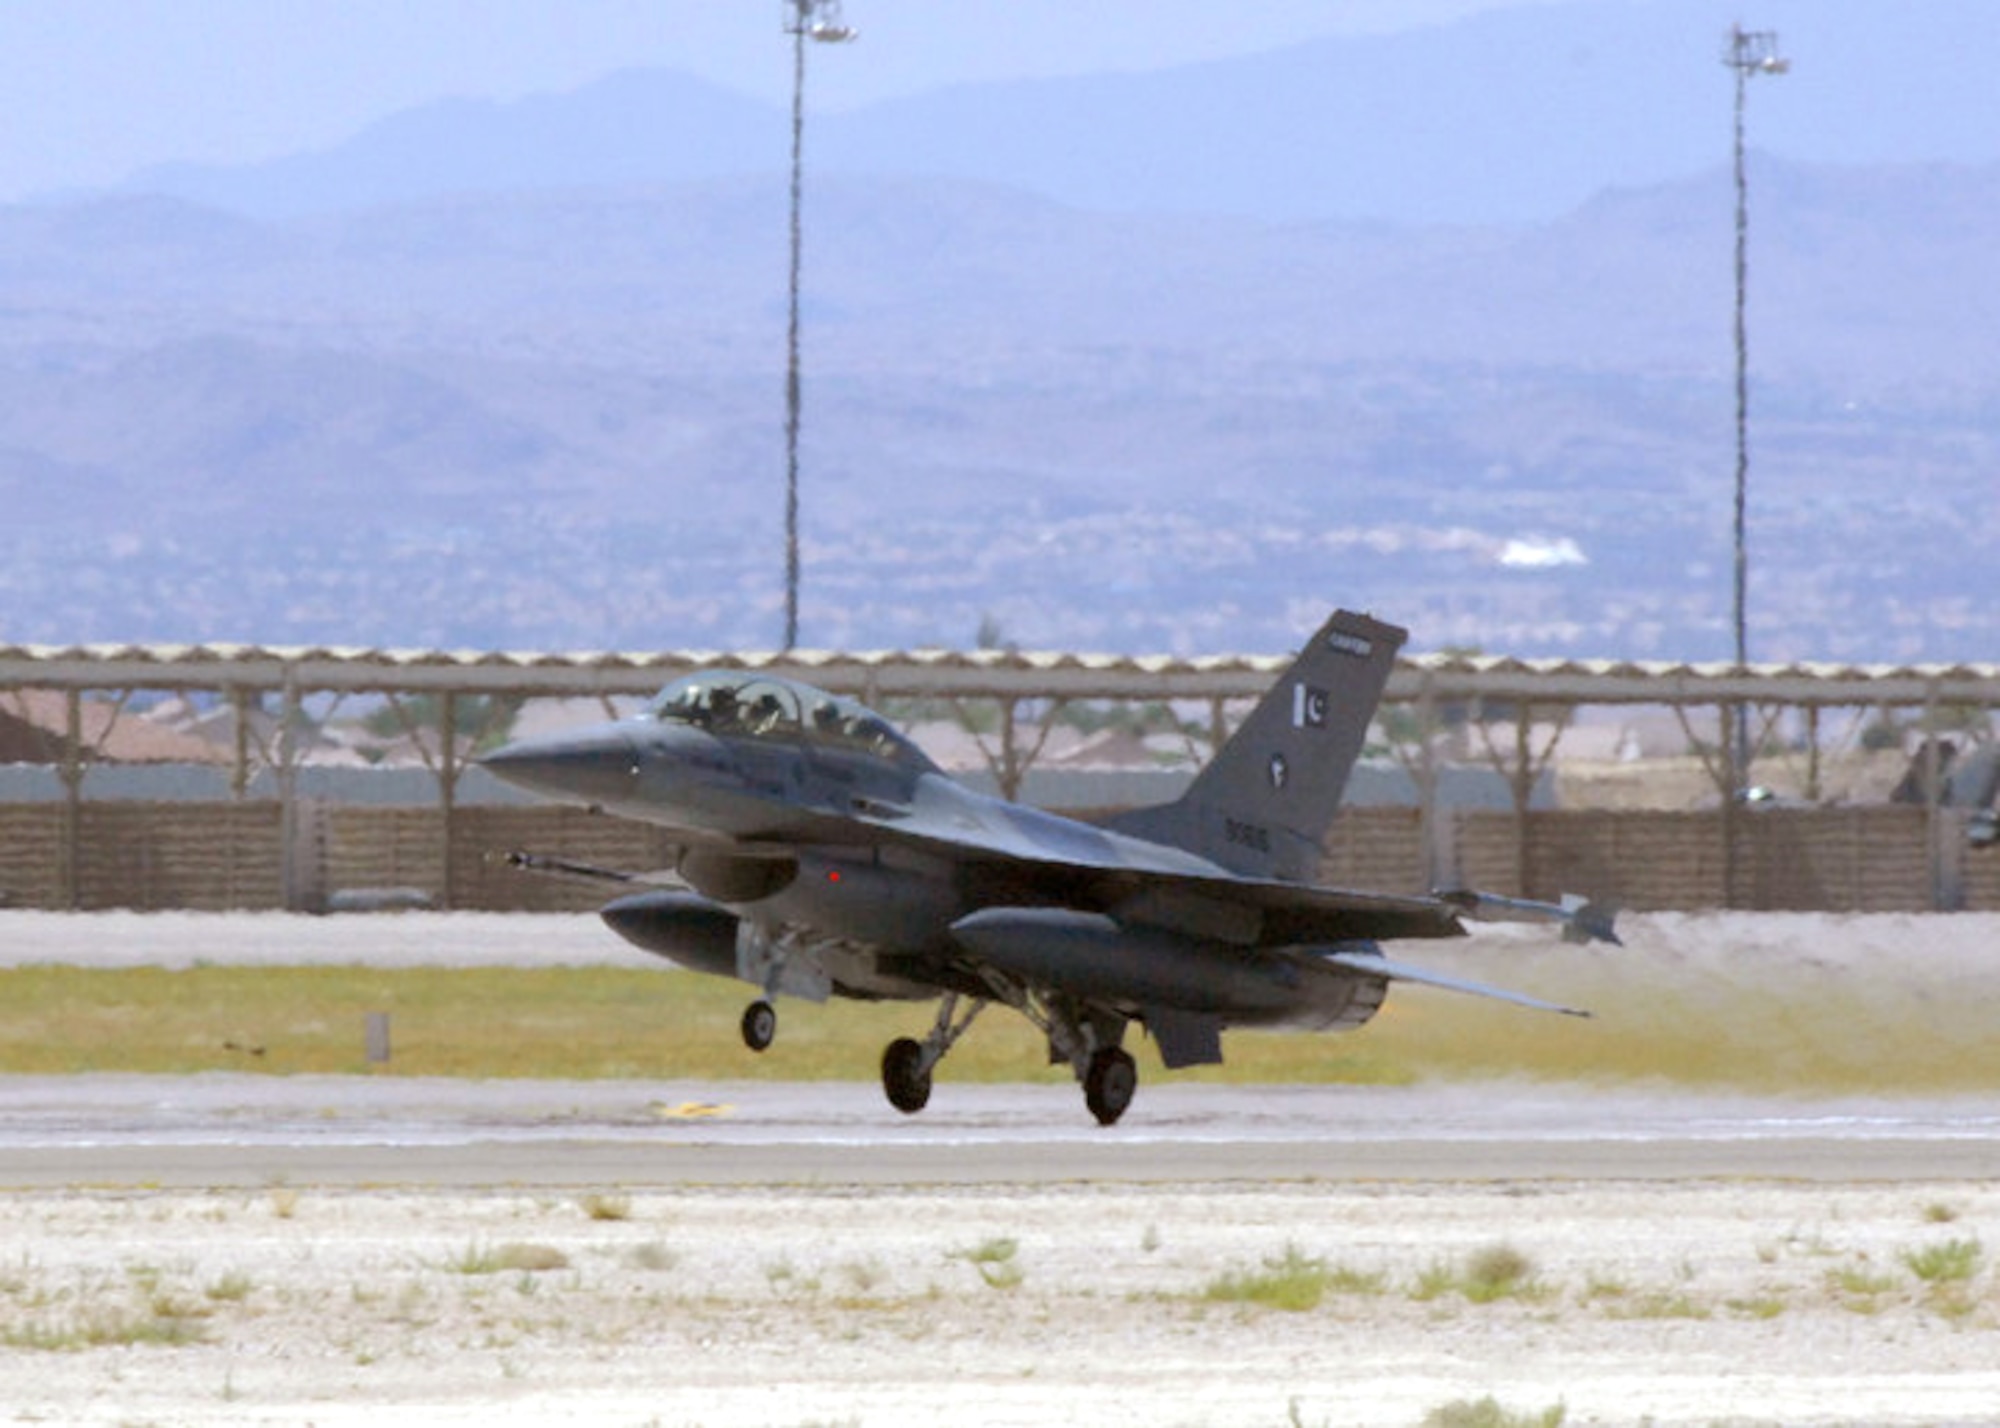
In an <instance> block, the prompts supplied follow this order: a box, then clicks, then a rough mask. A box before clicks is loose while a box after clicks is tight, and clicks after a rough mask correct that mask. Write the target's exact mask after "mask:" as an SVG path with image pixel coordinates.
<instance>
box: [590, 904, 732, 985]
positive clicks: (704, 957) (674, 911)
mask: <svg viewBox="0 0 2000 1428" xmlns="http://www.w3.org/2000/svg"><path fill="white" fill-rule="evenodd" d="M598 915H599V916H600V917H602V918H603V919H604V922H605V925H606V926H607V927H609V928H610V929H611V930H612V931H613V932H615V933H617V934H618V935H619V936H620V937H622V938H624V939H625V940H626V941H627V942H629V943H631V944H632V945H633V946H634V947H637V948H640V949H642V950H644V951H647V952H651V953H652V954H653V955H654V956H656V957H665V958H666V959H667V960H668V961H670V962H678V963H680V965H681V966H683V967H686V968H688V969H689V970H690V971H695V972H709V973H712V974H713V975H715V976H718V977H733V976H735V975H736V925H737V918H736V914H735V913H733V912H731V911H730V910H729V909H728V908H725V907H717V906H716V905H715V904H714V903H712V902H710V901H708V900H707V899H706V898H701V897H696V896H695V895H694V894H693V893H684V892H668V891H664V890H659V889H656V890H654V891H651V892H642V893H633V894H631V895H630V896H629V897H621V898H619V899H617V900H616V901H615V902H610V903H607V904H605V906H604V908H603V909H602V911H600V912H599V914H598Z"/></svg>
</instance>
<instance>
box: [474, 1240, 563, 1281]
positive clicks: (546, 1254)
mask: <svg viewBox="0 0 2000 1428" xmlns="http://www.w3.org/2000/svg"><path fill="white" fill-rule="evenodd" d="M445 1268H446V1269H448V1270H450V1271H451V1272H452V1273H453V1274H512V1273H523V1274H544V1273H547V1272H548V1271H550V1270H556V1269H568V1268H569V1256H568V1255H566V1254H564V1253H563V1252H562V1251H561V1250H559V1249H557V1248H555V1246H553V1245H533V1244H518V1243H516V1244H501V1245H468V1246H466V1248H465V1250H464V1252H463V1253H462V1254H460V1255H459V1256H458V1257H457V1258H456V1259H452V1260H447V1261H446V1262H445Z"/></svg>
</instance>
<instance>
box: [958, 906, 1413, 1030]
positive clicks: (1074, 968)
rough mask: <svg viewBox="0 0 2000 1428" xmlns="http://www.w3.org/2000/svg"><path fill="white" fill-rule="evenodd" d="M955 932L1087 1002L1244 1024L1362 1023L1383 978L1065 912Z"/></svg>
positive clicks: (981, 917) (979, 923)
mask: <svg viewBox="0 0 2000 1428" xmlns="http://www.w3.org/2000/svg"><path fill="white" fill-rule="evenodd" d="M951 932H952V936H953V937H954V938H956V939H957V940H958V942H959V943H961V944H962V945H963V946H964V947H966V948H967V950H969V951H971V952H972V953H973V954H974V955H976V956H979V957H983V958H985V959H986V960H988V961H990V962H992V963H993V964H994V965H995V966H997V967H1000V968H1002V969H1004V970H1006V971H1008V972H1011V973H1013V974H1014V975H1016V976H1018V977H1022V978H1024V979H1026V980H1027V981H1030V982H1033V983H1037V984H1039V985H1042V986H1047V987H1054V988H1056V989H1057V990H1059V991H1063V992H1067V993H1069V994H1070V995H1072V996H1076V997H1081V998H1084V999H1087V1000H1097V1001H1107V1002H1111V1003H1113V1004H1125V1005H1136V1006H1139V1007H1166V1008H1172V1009H1174V1010H1176V1011H1187V1012H1198V1013H1203V1014H1206V1015H1212V1016H1219V1017H1221V1018H1223V1019H1224V1020H1225V1021H1227V1022H1230V1023H1233V1024H1235V1025H1240V1026H1257V1025H1274V1024H1279V1023H1286V1024H1297V1025H1309V1026H1315V1027H1330V1026H1359V1025H1360V1024H1361V1023H1362V1022H1364V1021H1366V1020H1367V1019H1368V1018H1369V1016H1371V1015H1373V1013H1374V1011H1375V1009H1376V1008H1377V1007H1379V1006H1380V1005H1381V1004H1382V995H1383V991H1384V987H1385V985H1386V984H1385V983H1383V982H1381V981H1379V980H1377V979H1375V978H1371V977H1367V976H1364V975H1362V974H1360V973H1359V972H1358V970H1356V969H1354V968H1352V967H1330V966H1327V965H1325V964H1321V963H1317V962H1316V961H1314V960H1311V959H1306V958H1289V957H1273V956H1271V955H1270V953H1269V951H1268V950H1266V951H1263V952H1261V953H1257V954H1252V953H1250V952H1248V951H1247V950H1244V949H1239V948H1236V947H1233V946H1231V945H1230V944H1228V943H1226V942H1214V941H1208V940H1205V939H1202V938H1196V937H1188V936H1185V935H1183V934H1181V933H1177V932H1170V931H1167V930H1165V929H1162V928H1156V927H1144V926H1134V927H1127V926H1122V925H1120V924H1119V923H1118V922H1117V921H1115V920H1114V919H1112V918H1109V917H1105V916H1103V915H1102V914H1099V913H1091V912H1076V911H1072V910H1068V909H1061V908H1028V907H996V908H985V909H982V910H981V911H979V912H975V913H972V914H970V915H969V916H966V917H962V918H960V919H959V920H958V921H957V922H954V923H953V924H952V927H951Z"/></svg>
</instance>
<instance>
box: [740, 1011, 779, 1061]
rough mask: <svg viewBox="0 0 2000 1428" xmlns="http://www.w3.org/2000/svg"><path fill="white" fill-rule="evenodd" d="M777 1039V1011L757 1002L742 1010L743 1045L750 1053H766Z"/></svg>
mask: <svg viewBox="0 0 2000 1428" xmlns="http://www.w3.org/2000/svg"><path fill="white" fill-rule="evenodd" d="M777 1039H778V1009H777V1008H776V1007H774V1006H772V1005H771V1004H770V1003H769V1002H764V1001H757V1002H752V1003H750V1005H749V1006H747V1007H745V1008H744V1009H743V1044H744V1045H745V1046H747V1047H749V1048H750V1049H751V1050H752V1051H768V1050H770V1047H771V1043H772V1042H774V1041H776V1040H777Z"/></svg>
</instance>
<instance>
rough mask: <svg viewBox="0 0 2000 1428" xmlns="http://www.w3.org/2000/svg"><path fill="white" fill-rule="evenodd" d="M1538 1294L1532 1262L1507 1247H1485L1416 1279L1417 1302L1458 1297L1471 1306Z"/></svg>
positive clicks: (1499, 1245) (1436, 1266) (1434, 1268)
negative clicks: (1452, 1295)
mask: <svg viewBox="0 0 2000 1428" xmlns="http://www.w3.org/2000/svg"><path fill="white" fill-rule="evenodd" d="M1541 1293H1542V1287H1541V1284H1540V1282H1539V1281H1538V1280H1537V1279H1536V1278H1535V1262H1534V1261H1533V1260H1531V1259H1529V1258H1528V1256H1527V1255H1525V1254H1523V1253H1521V1251H1519V1250H1517V1249H1515V1248H1514V1247H1513V1246H1512V1245H1508V1244H1493V1245H1487V1246H1485V1247H1484V1248H1482V1249H1476V1250H1474V1251H1473V1252H1472V1253H1471V1254H1469V1255H1467V1256H1466V1257H1465V1258H1464V1259H1463V1260H1461V1261H1457V1262H1452V1261H1439V1262H1437V1263H1435V1264H1433V1265H1432V1266H1431V1267H1430V1268H1429V1269H1427V1270H1425V1271H1424V1272H1423V1273H1422V1274H1420V1275H1419V1276H1418V1277H1417V1289H1416V1297H1417V1298H1418V1299H1441V1298H1443V1297H1444V1296H1445V1295H1447V1294H1457V1295H1459V1296H1461V1297H1462V1298H1464V1299H1465V1300H1466V1301H1467V1302H1468V1303H1471V1304H1496V1303H1498V1302H1499V1301H1500V1300H1502V1299H1534V1298H1537V1297H1539V1296H1540V1295H1541Z"/></svg>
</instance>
